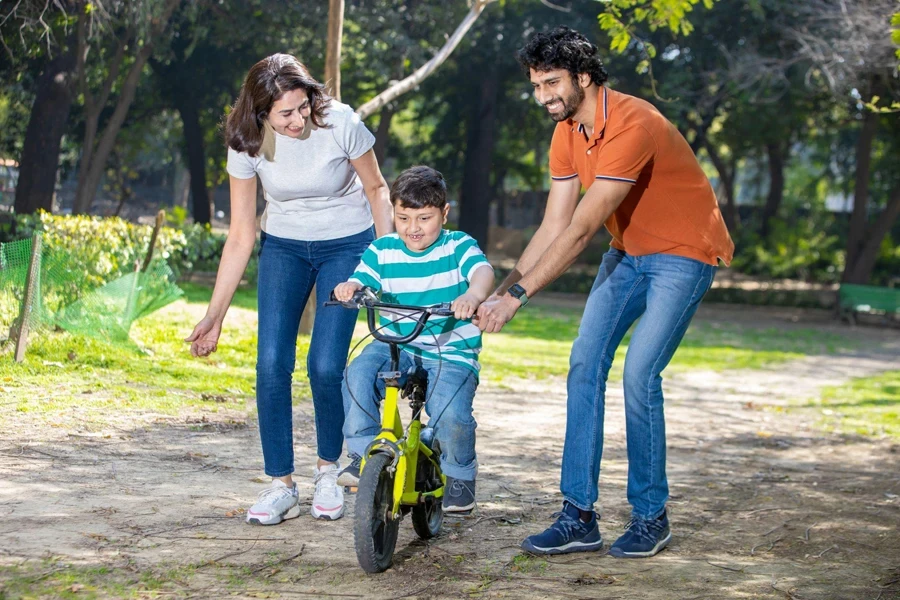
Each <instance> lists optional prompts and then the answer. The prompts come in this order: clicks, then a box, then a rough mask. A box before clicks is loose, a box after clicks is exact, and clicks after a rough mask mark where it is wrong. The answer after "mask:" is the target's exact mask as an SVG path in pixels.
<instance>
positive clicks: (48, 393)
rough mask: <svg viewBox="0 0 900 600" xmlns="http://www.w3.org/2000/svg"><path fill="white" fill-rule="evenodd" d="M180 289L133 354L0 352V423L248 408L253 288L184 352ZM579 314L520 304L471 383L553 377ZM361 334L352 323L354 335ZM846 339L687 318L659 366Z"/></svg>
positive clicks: (143, 329)
mask: <svg viewBox="0 0 900 600" xmlns="http://www.w3.org/2000/svg"><path fill="white" fill-rule="evenodd" d="M183 288H184V290H185V297H184V298H183V299H182V300H180V301H179V302H176V303H174V304H172V305H170V306H168V307H166V308H165V309H163V310H161V311H159V312H157V313H154V314H153V315H150V316H149V317H147V318H145V319H143V320H141V321H139V322H137V323H136V324H135V326H134V329H133V330H132V337H133V338H134V339H135V340H137V341H138V343H139V344H140V346H141V347H142V348H143V349H144V352H142V351H140V350H138V349H127V348H121V347H118V346H112V345H110V344H106V343H104V342H101V341H98V340H93V339H90V338H79V337H75V336H72V335H70V334H68V333H64V332H56V333H47V332H43V333H39V334H37V335H35V336H34V337H32V339H31V340H30V344H29V348H28V355H27V358H26V361H25V363H24V364H22V365H17V364H15V363H13V362H12V361H11V360H10V359H9V358H7V357H8V355H7V357H5V358H4V360H0V422H3V421H5V420H8V419H9V418H11V417H12V416H13V415H15V414H26V413H28V414H32V415H36V416H41V415H44V416H47V417H48V418H49V417H51V416H52V417H53V418H58V417H59V418H61V417H60V416H61V415H64V416H65V418H64V419H63V421H65V420H73V419H78V420H81V421H84V422H85V423H89V422H90V423H93V424H94V426H97V427H99V426H101V424H102V423H103V422H104V418H105V416H107V415H109V414H111V413H121V412H122V411H128V410H131V411H139V412H152V413H160V414H163V415H173V414H178V413H179V412H181V411H183V410H185V409H190V410H194V411H197V410H199V411H205V412H218V411H221V410H233V411H243V414H248V410H253V408H254V402H253V400H254V388H255V380H256V373H255V365H256V326H257V313H256V292H255V290H253V289H241V290H238V293H237V294H236V296H235V301H234V303H233V305H232V307H231V309H230V310H229V313H228V317H227V318H226V321H225V328H224V331H223V334H222V337H221V339H220V343H219V350H218V352H216V353H215V354H213V355H212V356H211V357H210V358H208V359H196V358H192V357H191V356H190V353H189V350H188V344H186V343H185V342H183V341H182V339H183V338H184V337H185V336H186V335H188V333H190V331H191V329H192V327H193V326H194V324H195V323H196V322H197V321H198V320H199V319H200V318H201V317H202V316H203V314H204V312H205V309H206V304H207V302H208V301H209V298H210V295H211V292H212V290H211V289H210V288H208V287H203V286H200V285H196V284H184V285H183ZM360 318H361V319H362V315H360ZM580 319H581V311H580V309H577V308H559V307H552V306H529V307H528V309H527V310H524V311H521V312H520V313H519V314H518V315H517V316H516V318H515V319H514V320H513V321H512V322H511V323H510V324H509V325H508V326H507V327H506V328H505V329H504V332H503V333H501V334H494V335H486V336H485V337H484V350H483V352H482V354H481V362H482V367H483V368H482V380H483V381H485V382H491V383H494V384H502V383H503V381H504V380H506V379H511V380H512V379H535V378H536V379H544V378H549V377H561V376H565V375H566V373H567V372H568V368H569V352H570V350H571V347H572V342H573V340H574V339H575V337H576V336H577V333H578V326H579V322H580ZM365 332H366V328H365V325H364V324H363V323H362V322H360V323H359V325H358V327H357V330H356V335H355V339H354V343H355V341H357V340H359V339H360V338H361V337H362V336H363V335H364V334H365ZM309 341H310V340H309V337H308V336H300V338H299V339H298V342H297V357H298V358H297V368H296V372H295V374H294V401H295V402H299V401H305V400H308V399H309V398H310V391H309V384H308V381H307V379H306V364H305V363H306V361H305V356H306V354H307V351H308V349H309ZM628 341H629V336H626V338H625V340H624V341H623V344H622V346H621V347H620V348H619V350H618V352H617V353H616V360H615V363H614V365H613V370H612V372H611V373H610V379H611V380H612V381H617V380H621V377H622V365H623V362H624V358H625V354H626V352H627V344H628ZM847 346H848V344H847V341H846V340H844V339H843V338H842V337H841V336H838V335H835V334H823V333H820V332H817V331H814V330H811V329H809V330H805V329H799V330H792V332H791V335H790V336H786V335H783V334H782V332H779V331H777V330H774V329H758V328H753V327H751V326H748V325H741V324H731V323H709V322H699V323H697V324H695V325H693V326H692V327H691V328H690V330H689V331H688V333H687V335H686V336H685V340H684V342H683V343H682V346H681V348H680V349H679V350H678V352H677V353H676V355H675V358H674V359H673V361H672V364H671V365H670V367H669V372H677V371H683V370H688V369H713V370H723V369H737V368H744V369H755V368H761V367H766V366H771V365H775V364H778V363H781V362H784V361H787V360H791V359H795V358H800V357H803V356H805V355H808V354H824V353H830V352H834V351H836V349H837V348H840V347H847ZM358 351H359V350H357V352H358Z"/></svg>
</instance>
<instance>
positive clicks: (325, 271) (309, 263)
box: [256, 229, 374, 477]
mask: <svg viewBox="0 0 900 600" xmlns="http://www.w3.org/2000/svg"><path fill="white" fill-rule="evenodd" d="M373 239H374V232H373V230H372V229H367V230H365V231H363V232H361V233H358V234H356V235H352V236H349V237H345V238H338V239H334V240H324V241H319V242H304V241H299V240H290V239H285V238H279V237H275V236H273V235H267V234H266V233H263V234H262V238H261V242H260V251H259V283H258V294H259V340H258V345H257V362H256V406H257V410H258V412H259V437H260V440H261V441H262V450H263V460H264V461H265V471H266V475H269V476H270V477H283V476H285V475H290V474H291V473H293V472H294V438H293V422H292V418H291V381H292V379H293V373H294V365H295V363H296V358H297V333H298V330H299V328H300V316H301V315H302V314H303V308H304V307H305V306H306V301H307V299H308V298H309V295H310V292H311V291H312V288H313V286H314V285H315V286H316V319H315V322H314V323H313V333H312V339H311V341H310V344H309V353H308V354H307V356H306V368H307V373H308V375H309V382H310V386H311V387H312V396H313V409H314V411H315V420H316V445H317V448H318V456H319V458H321V459H322V460H326V461H331V462H333V461H336V460H337V459H338V458H340V456H341V447H342V446H343V443H344V437H343V434H342V433H341V430H342V428H343V426H344V403H343V399H342V397H341V379H342V378H343V373H344V367H345V366H346V362H347V352H348V350H349V348H350V338H351V337H352V336H353V328H354V326H355V324H356V312H355V311H352V310H347V309H346V308H343V307H341V306H322V304H323V303H324V302H325V301H326V300H328V297H329V294H330V293H331V291H332V290H334V288H335V286H336V285H337V284H339V283H342V282H344V281H347V279H348V278H349V277H350V275H352V274H353V271H354V270H355V269H356V266H357V265H358V264H359V259H360V257H361V256H362V253H363V252H364V251H365V249H366V248H367V247H368V246H369V244H370V243H371V242H372V240H373Z"/></svg>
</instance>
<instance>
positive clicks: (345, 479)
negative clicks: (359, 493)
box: [337, 473, 359, 488]
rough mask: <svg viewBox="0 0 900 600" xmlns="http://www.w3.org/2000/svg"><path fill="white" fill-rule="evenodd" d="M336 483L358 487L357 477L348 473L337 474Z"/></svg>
mask: <svg viewBox="0 0 900 600" xmlns="http://www.w3.org/2000/svg"><path fill="white" fill-rule="evenodd" d="M337 484H338V485H342V486H344V487H354V488H355V487H358V486H359V477H354V476H353V475H350V474H349V473H341V474H340V475H338V478H337Z"/></svg>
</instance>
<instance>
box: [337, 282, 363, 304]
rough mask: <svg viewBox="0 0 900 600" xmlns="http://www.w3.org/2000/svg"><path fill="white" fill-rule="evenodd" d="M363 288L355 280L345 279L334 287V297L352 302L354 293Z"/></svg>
mask: <svg viewBox="0 0 900 600" xmlns="http://www.w3.org/2000/svg"><path fill="white" fill-rule="evenodd" d="M361 289H362V286H361V285H360V284H358V283H356V282H355V281H345V282H344V283H340V284H338V286H337V287H336V288H334V297H335V298H337V299H338V300H339V301H341V302H350V300H352V299H353V294H355V293H356V292H357V291H358V290H361Z"/></svg>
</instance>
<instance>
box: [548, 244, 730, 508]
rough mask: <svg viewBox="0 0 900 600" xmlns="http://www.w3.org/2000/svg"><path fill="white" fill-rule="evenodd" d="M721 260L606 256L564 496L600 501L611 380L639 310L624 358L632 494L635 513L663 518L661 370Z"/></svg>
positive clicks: (593, 297) (581, 347) (571, 384)
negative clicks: (715, 262)
mask: <svg viewBox="0 0 900 600" xmlns="http://www.w3.org/2000/svg"><path fill="white" fill-rule="evenodd" d="M715 274H716V267H714V266H712V265H707V264H705V263H702V262H699V261H696V260H692V259H690V258H684V257H681V256H674V255H671V254H649V255H646V256H631V255H630V254H626V253H625V252H622V251H621V250H616V249H612V250H610V251H609V252H607V253H606V254H605V255H604V256H603V262H602V263H601V265H600V271H599V273H598V274H597V279H596V281H595V282H594V286H593V288H592V289H591V293H590V295H589V296H588V300H587V305H586V306H585V309H584V317H583V318H582V320H581V326H580V328H579V330H578V337H577V339H576V340H575V343H574V344H573V346H572V355H571V359H570V365H569V377H568V382H567V387H568V414H567V417H566V441H565V446H564V449H563V461H562V480H561V483H560V490H561V491H562V494H563V497H564V498H565V499H566V500H568V501H569V502H570V503H572V504H574V505H575V506H577V507H578V508H580V509H582V510H592V509H593V505H594V502H596V501H597V482H598V478H599V477H600V458H601V456H602V453H603V411H604V407H605V395H606V378H607V376H608V374H609V368H610V366H612V361H613V356H614V355H615V353H616V348H617V347H618V346H619V343H621V341H622V338H623V337H624V336H625V333H626V332H627V331H628V328H629V327H630V326H631V324H632V323H634V322H635V321H636V320H637V319H638V317H640V318H641V320H640V322H639V323H638V325H637V327H636V328H635V330H634V333H633V334H632V336H631V341H630V343H629V344H628V352H627V354H626V357H625V374H624V388H625V433H626V436H627V446H628V502H629V503H630V504H631V507H632V516H633V517H637V518H641V519H653V518H656V517H658V516H659V515H660V514H662V512H663V511H664V510H665V508H666V500H667V499H668V497H669V485H668V481H667V480H666V425H665V418H664V415H663V391H662V376H661V373H662V371H663V369H665V368H666V365H668V364H669V361H670V360H671V359H672V356H673V355H674V354H675V350H676V349H677V348H678V345H679V344H680V343H681V339H682V337H683V336H684V333H685V331H687V328H688V324H689V323H690V322H691V318H692V317H693V316H694V313H695V312H696V311H697V307H698V306H699V305H700V300H701V299H702V298H703V296H704V294H706V292H707V291H708V290H709V288H710V286H711V285H712V282H713V278H714V277H715Z"/></svg>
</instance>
